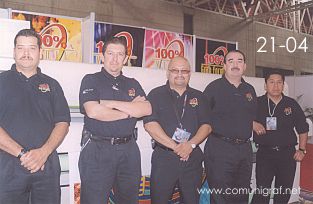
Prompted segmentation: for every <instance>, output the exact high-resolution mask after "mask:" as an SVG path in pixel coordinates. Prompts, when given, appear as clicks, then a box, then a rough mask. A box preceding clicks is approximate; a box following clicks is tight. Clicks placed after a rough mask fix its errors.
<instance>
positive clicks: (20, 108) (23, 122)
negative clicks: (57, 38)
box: [0, 64, 70, 149]
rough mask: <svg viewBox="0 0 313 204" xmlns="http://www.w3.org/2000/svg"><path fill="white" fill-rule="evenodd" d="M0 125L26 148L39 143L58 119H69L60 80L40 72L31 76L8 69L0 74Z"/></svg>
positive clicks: (14, 69)
mask: <svg viewBox="0 0 313 204" xmlns="http://www.w3.org/2000/svg"><path fill="white" fill-rule="evenodd" d="M0 87H1V91H0V126H1V127H2V128H3V129H4V130H5V131H6V132H7V133H8V134H9V135H10V136H11V137H12V138H13V139H14V140H15V141H16V142H17V143H19V144H20V145H22V146H23V147H24V148H27V149H33V148H39V147H41V146H42V145H43V144H44V143H45V142H46V141H47V139H48V137H49V136H50V134H51V132H52V130H53V128H54V126H55V124H56V123H58V122H68V123H69V122H70V111H69V107H68V104H67V102H66V99H65V97H64V94H63V90H62V88H61V86H60V85H59V83H58V82H57V81H56V80H55V79H53V78H51V77H49V76H47V75H45V74H43V73H41V70H40V68H37V74H35V75H33V76H32V77H30V78H27V77H25V76H24V75H23V74H22V73H20V72H17V70H16V65H15V64H13V65H12V67H11V70H9V71H5V72H2V73H1V74H0Z"/></svg>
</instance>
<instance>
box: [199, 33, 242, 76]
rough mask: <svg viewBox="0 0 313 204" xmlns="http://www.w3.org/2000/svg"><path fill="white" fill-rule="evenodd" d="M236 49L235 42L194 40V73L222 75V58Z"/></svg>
mask: <svg viewBox="0 0 313 204" xmlns="http://www.w3.org/2000/svg"><path fill="white" fill-rule="evenodd" d="M236 47H237V43H236V42H225V41H224V42H223V41H217V40H210V39H205V38H196V72H203V73H210V74H223V73H224V69H223V66H224V56H225V55H226V54H227V53H228V51H230V50H235V49H236Z"/></svg>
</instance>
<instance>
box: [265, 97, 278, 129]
mask: <svg viewBox="0 0 313 204" xmlns="http://www.w3.org/2000/svg"><path fill="white" fill-rule="evenodd" d="M267 107H268V114H269V115H270V117H266V130H277V117H273V116H274V114H275V110H276V107H277V104H275V106H274V108H273V112H271V106H270V99H269V98H268V97H267Z"/></svg>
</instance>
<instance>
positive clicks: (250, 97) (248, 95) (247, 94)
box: [246, 93, 253, 101]
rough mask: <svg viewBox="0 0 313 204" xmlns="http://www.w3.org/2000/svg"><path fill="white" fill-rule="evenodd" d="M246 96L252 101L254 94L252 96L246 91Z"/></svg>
mask: <svg viewBox="0 0 313 204" xmlns="http://www.w3.org/2000/svg"><path fill="white" fill-rule="evenodd" d="M246 98H247V100H248V101H252V99H253V96H252V94H251V93H246Z"/></svg>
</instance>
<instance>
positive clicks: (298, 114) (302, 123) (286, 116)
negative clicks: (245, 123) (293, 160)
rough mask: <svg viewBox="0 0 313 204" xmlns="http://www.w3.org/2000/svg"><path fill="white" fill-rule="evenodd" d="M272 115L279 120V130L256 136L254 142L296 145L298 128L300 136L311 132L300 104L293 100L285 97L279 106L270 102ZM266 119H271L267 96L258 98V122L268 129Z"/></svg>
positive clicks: (272, 144) (270, 144)
mask: <svg viewBox="0 0 313 204" xmlns="http://www.w3.org/2000/svg"><path fill="white" fill-rule="evenodd" d="M269 106H270V113H271V114H272V113H273V112H274V115H273V117H276V118H277V130H267V131H266V134H265V135H260V136H258V135H254V141H255V142H256V143H258V144H262V145H268V146H287V145H296V144H297V137H296V134H295V132H294V128H296V130H297V132H298V133H299V134H301V133H306V132H308V131H309V125H308V124H307V122H306V119H305V116H304V113H303V111H302V109H301V107H300V106H299V104H298V103H297V102H296V101H295V100H294V99H292V98H290V97H287V96H284V95H283V98H282V99H281V101H280V102H279V103H278V104H277V106H276V108H275V111H273V110H274V107H275V103H274V102H273V101H272V100H269ZM266 117H270V114H269V110H268V100H267V95H266V94H265V95H263V96H260V97H258V111H257V119H256V120H257V122H259V123H261V124H262V125H263V126H264V127H265V128H266Z"/></svg>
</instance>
